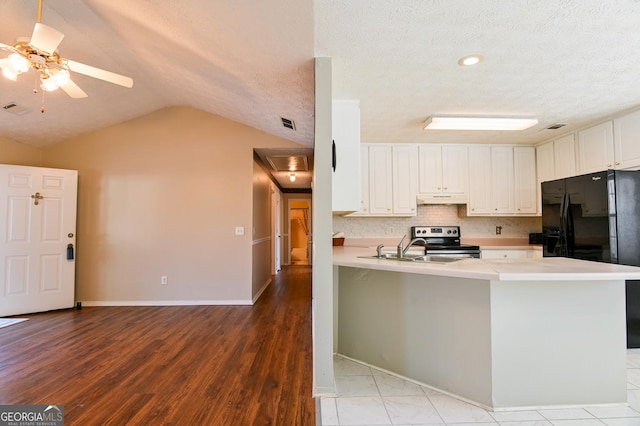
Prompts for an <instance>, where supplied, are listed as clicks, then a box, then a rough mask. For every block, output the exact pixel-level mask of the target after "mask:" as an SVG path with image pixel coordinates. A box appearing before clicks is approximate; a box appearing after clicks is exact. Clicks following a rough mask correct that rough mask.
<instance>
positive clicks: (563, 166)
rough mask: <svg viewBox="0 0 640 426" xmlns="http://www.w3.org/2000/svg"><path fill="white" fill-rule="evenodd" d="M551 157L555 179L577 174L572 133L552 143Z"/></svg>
mask: <svg viewBox="0 0 640 426" xmlns="http://www.w3.org/2000/svg"><path fill="white" fill-rule="evenodd" d="M553 156H554V159H555V161H554V163H555V174H556V176H555V179H562V178H566V177H569V176H575V175H576V174H577V173H576V144H575V137H574V135H573V133H571V134H569V135H566V136H563V137H561V138H559V139H556V140H555V141H553Z"/></svg>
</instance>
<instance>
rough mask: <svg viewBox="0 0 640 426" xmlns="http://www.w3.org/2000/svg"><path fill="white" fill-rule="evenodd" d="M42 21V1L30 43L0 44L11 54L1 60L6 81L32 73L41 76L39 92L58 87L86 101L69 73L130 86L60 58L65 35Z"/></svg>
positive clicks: (120, 78) (125, 80)
mask: <svg viewBox="0 0 640 426" xmlns="http://www.w3.org/2000/svg"><path fill="white" fill-rule="evenodd" d="M41 20H42V0H38V21H37V22H36V24H35V27H34V29H33V34H32V35H31V39H29V40H25V39H22V40H18V41H16V42H15V43H13V45H11V46H9V45H6V44H2V43H0V50H6V51H9V52H11V53H10V54H9V56H7V57H6V58H2V59H0V68H2V73H3V74H4V76H5V77H6V78H8V79H10V80H14V81H15V80H16V78H17V77H18V75H19V74H21V73H23V72H26V71H29V69H33V70H34V71H35V72H36V73H38V74H39V76H40V87H41V88H42V90H44V91H47V92H50V91H53V90H56V89H57V88H58V87H59V88H61V89H62V90H63V91H64V92H65V93H67V94H68V95H69V96H71V97H72V98H86V97H87V94H86V93H85V92H84V90H82V89H81V88H80V87H79V86H78V85H77V84H76V83H74V82H73V81H72V80H71V72H75V73H79V74H84V75H87V76H89V77H93V78H97V79H100V80H104V81H107V82H109V83H114V84H118V85H120V86H124V87H128V88H130V87H132V86H133V80H132V79H131V78H130V77H126V76H124V75H120V74H116V73H113V72H110V71H105V70H103V69H100V68H95V67H92V66H90V65H85V64H81V63H80V62H75V61H72V60H69V59H65V58H62V57H60V55H59V54H58V52H57V50H56V49H57V48H58V45H60V42H62V39H63V38H64V34H62V33H61V32H60V31H58V30H56V29H54V28H51V27H49V26H47V25H44V24H42V23H41ZM34 91H35V90H34ZM43 112H44V109H43Z"/></svg>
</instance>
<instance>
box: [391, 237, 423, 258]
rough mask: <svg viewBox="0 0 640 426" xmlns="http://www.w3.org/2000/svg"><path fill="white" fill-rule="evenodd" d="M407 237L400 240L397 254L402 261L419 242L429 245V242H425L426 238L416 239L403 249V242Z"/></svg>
mask: <svg viewBox="0 0 640 426" xmlns="http://www.w3.org/2000/svg"><path fill="white" fill-rule="evenodd" d="M406 237H407V236H406V235H405V236H404V237H402V239H401V240H400V243H399V244H398V250H397V253H396V256H397V257H398V259H402V258H403V257H404V255H405V254H407V252H408V251H409V249H410V248H411V246H412V245H414V244H415V243H417V242H419V241H420V242H422V243H423V244H425V245H426V244H427V240H425V239H424V238H414V239H413V240H411V241H409V244H407V246H406V247H404V248H403V247H402V242H403V241H404V239H405V238H406Z"/></svg>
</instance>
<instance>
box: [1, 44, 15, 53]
mask: <svg viewBox="0 0 640 426" xmlns="http://www.w3.org/2000/svg"><path fill="white" fill-rule="evenodd" d="M0 49H1V50H11V51H13V46H9V45H8V44H4V43H0Z"/></svg>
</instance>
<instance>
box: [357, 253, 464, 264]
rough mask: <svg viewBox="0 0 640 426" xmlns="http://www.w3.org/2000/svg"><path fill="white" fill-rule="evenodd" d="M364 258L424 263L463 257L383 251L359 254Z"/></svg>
mask: <svg viewBox="0 0 640 426" xmlns="http://www.w3.org/2000/svg"><path fill="white" fill-rule="evenodd" d="M358 257H359V258H362V259H381V260H398V261H402V262H422V263H450V262H455V261H458V260H462V259H463V258H460V257H454V256H438V255H433V254H431V255H429V254H405V255H404V257H401V258H398V256H397V255H396V254H395V253H382V255H381V256H377V255H375V254H374V255H372V256H358Z"/></svg>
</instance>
